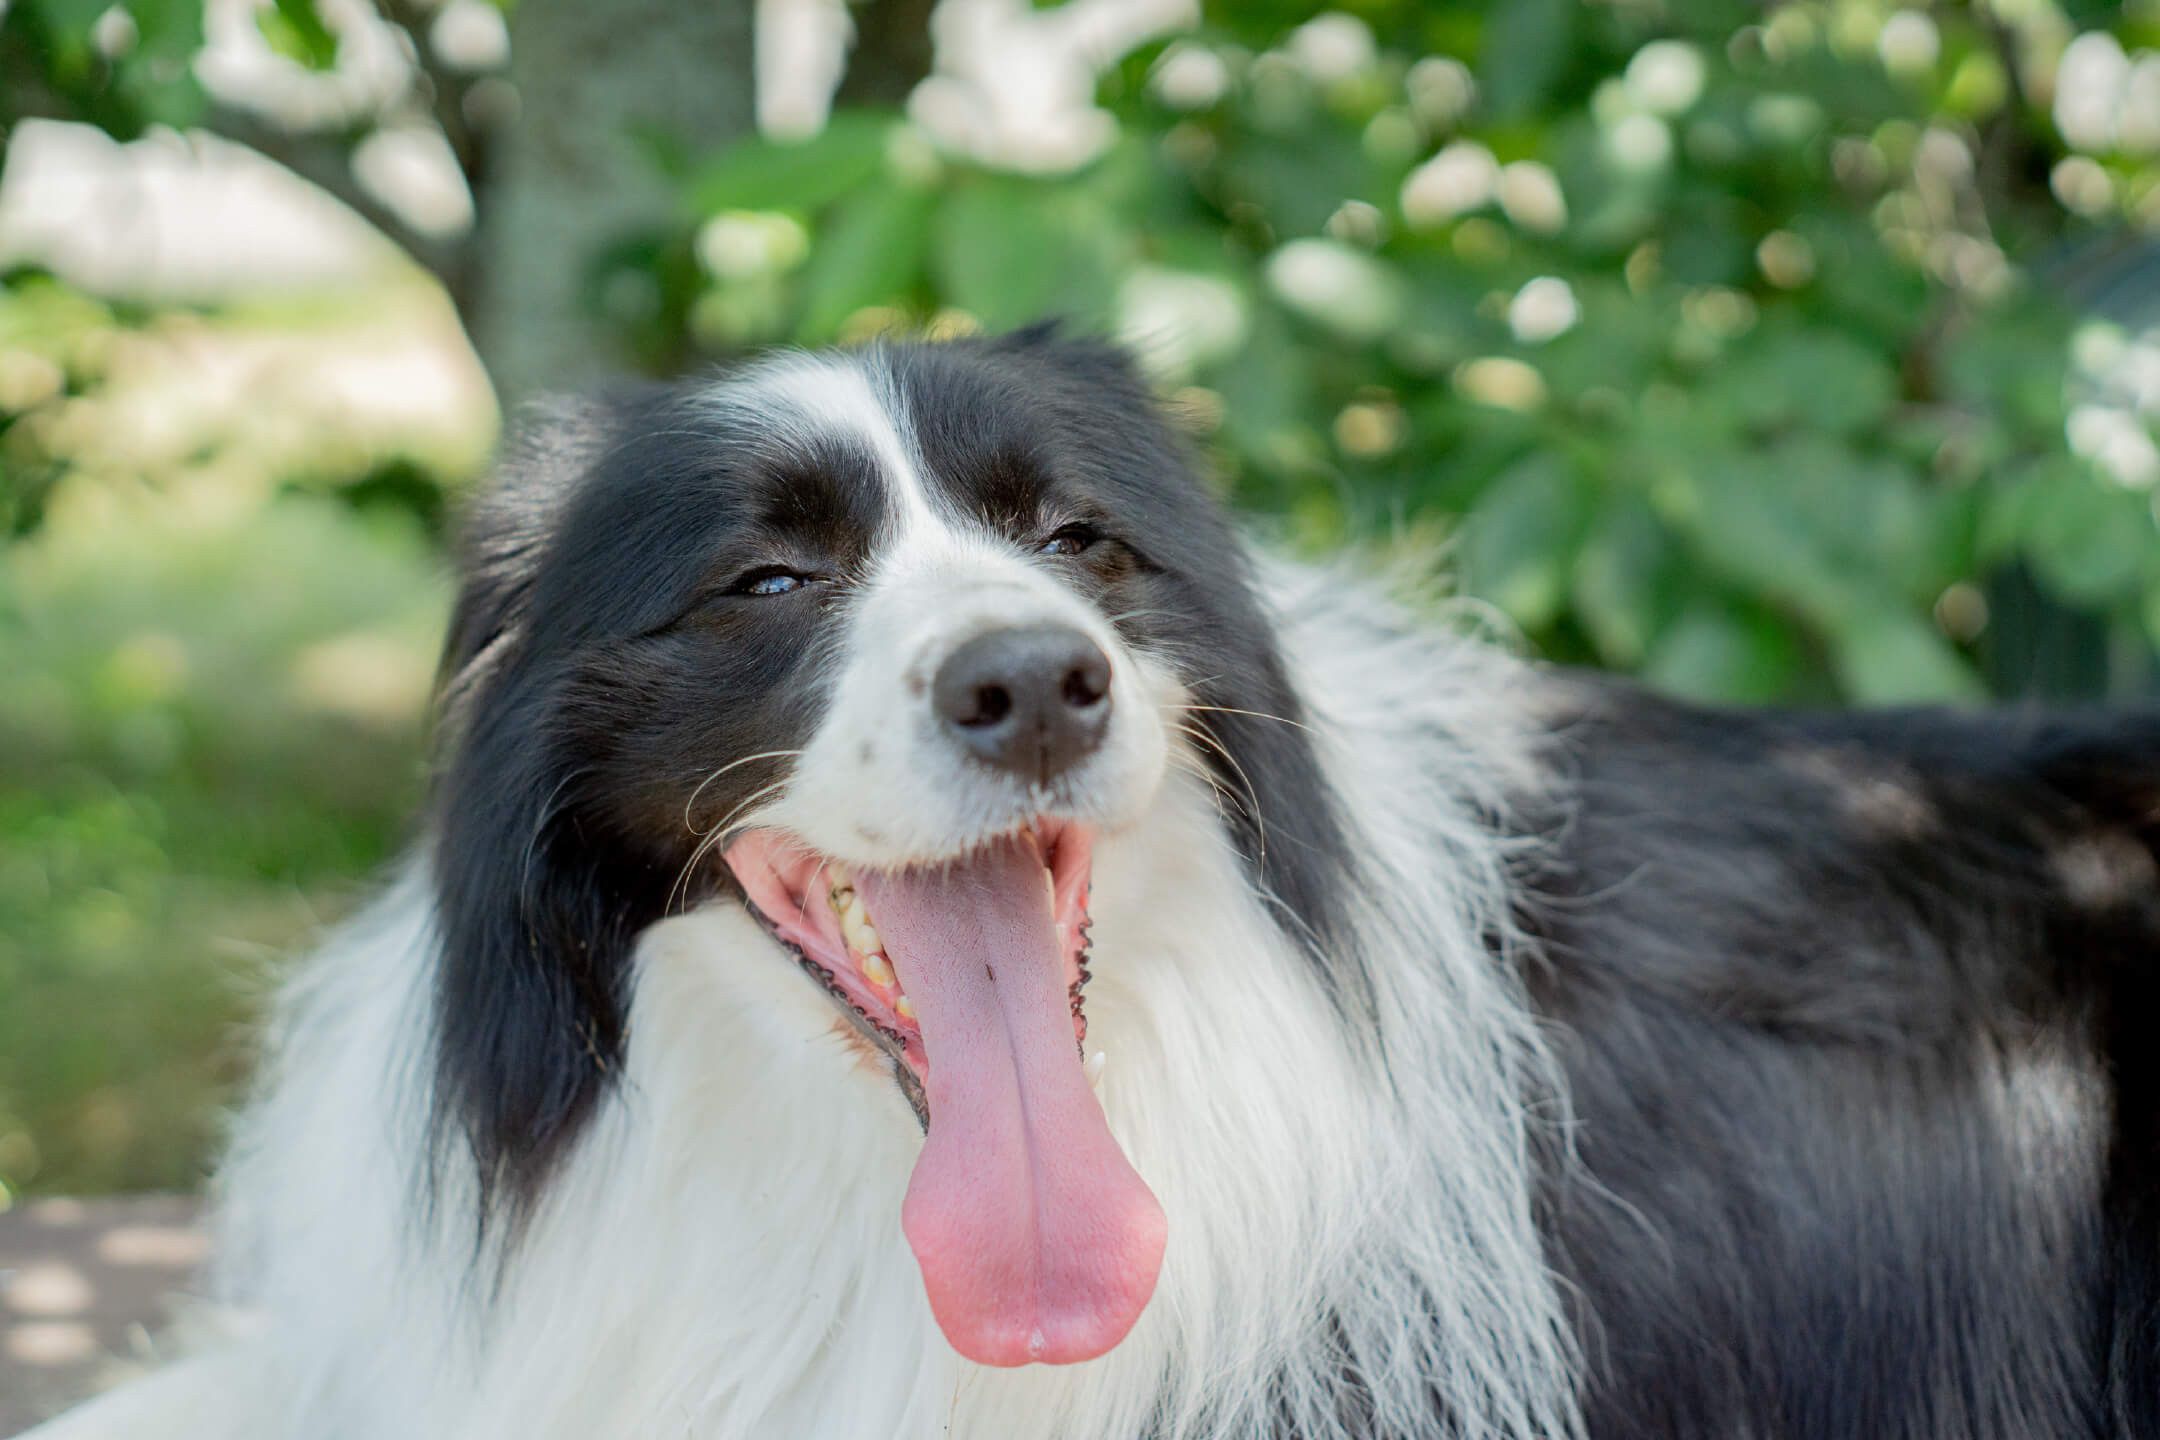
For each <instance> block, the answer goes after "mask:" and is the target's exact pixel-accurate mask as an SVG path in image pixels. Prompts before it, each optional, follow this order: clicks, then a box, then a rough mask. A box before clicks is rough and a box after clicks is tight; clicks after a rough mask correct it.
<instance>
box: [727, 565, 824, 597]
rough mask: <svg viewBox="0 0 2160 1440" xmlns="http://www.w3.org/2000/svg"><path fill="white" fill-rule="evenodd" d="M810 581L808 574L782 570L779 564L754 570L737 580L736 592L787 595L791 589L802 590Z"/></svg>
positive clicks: (739, 593) (741, 593) (740, 593)
mask: <svg viewBox="0 0 2160 1440" xmlns="http://www.w3.org/2000/svg"><path fill="white" fill-rule="evenodd" d="M809 583H810V577H809V576H807V575H798V574H796V573H795V572H794V571H793V570H782V569H780V568H779V567H778V566H770V567H768V568H766V569H763V570H753V571H751V572H750V573H749V574H748V575H745V576H743V578H742V579H740V580H738V581H737V582H735V593H736V594H738V595H785V594H787V593H788V592H789V591H791V590H800V589H802V587H803V586H805V585H807V584H809Z"/></svg>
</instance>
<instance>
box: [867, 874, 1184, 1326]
mask: <svg viewBox="0 0 2160 1440" xmlns="http://www.w3.org/2000/svg"><path fill="white" fill-rule="evenodd" d="M857 883H858V884H859V885H861V886H862V887H863V891H864V895H863V898H864V900H865V901H867V902H868V904H869V907H870V913H871V914H872V915H874V916H875V917H876V919H877V928H878V934H879V935H880V936H881V937H883V939H884V942H885V953H886V955H887V956H888V957H889V958H890V959H891V960H892V962H893V968H894V969H895V970H896V971H897V972H898V974H899V977H900V984H901V986H902V988H903V989H905V990H906V991H907V996H908V999H909V1001H910V1002H911V1003H912V1004H913V1006H914V1008H915V1020H916V1024H917V1025H918V1026H920V1027H921V1029H922V1036H923V1047H924V1049H925V1051H926V1052H927V1053H928V1056H929V1067H930V1075H929V1096H930V1134H929V1138H928V1139H927V1140H925V1141H924V1143H923V1150H922V1156H921V1158H920V1159H918V1160H917V1161H916V1162H915V1175H914V1178H913V1179H912V1180H910V1181H909V1182H908V1192H907V1200H906V1202H905V1203H904V1204H903V1205H902V1207H901V1211H900V1223H901V1228H902V1229H904V1230H905V1231H906V1232H907V1238H908V1244H909V1245H910V1246H912V1247H913V1248H914V1251H915V1259H916V1262H917V1263H918V1264H919V1265H921V1266H922V1275H923V1286H924V1288H925V1289H926V1290H928V1292H929V1295H930V1310H931V1313H932V1314H934V1315H936V1316H937V1322H938V1325H939V1326H940V1327H941V1328H943V1330H944V1331H945V1338H946V1339H948V1340H950V1341H951V1342H952V1346H953V1348H954V1349H955V1350H958V1351H959V1352H960V1353H961V1354H962V1355H965V1356H967V1357H968V1358H969V1359H970V1360H974V1361H978V1362H980V1363H982V1364H984V1365H1024V1364H1027V1363H1028V1362H1029V1361H1031V1360H1040V1361H1045V1362H1048V1363H1050V1364H1053V1365H1058V1364H1067V1363H1070V1362H1072V1361H1075V1360H1091V1359H1093V1358H1094V1357H1095V1356H1097V1355H1100V1354H1102V1353H1103V1352H1105V1351H1107V1350H1109V1349H1110V1348H1111V1347H1112V1346H1113V1345H1115V1344H1117V1343H1118V1341H1120V1340H1122V1339H1124V1338H1125V1332H1126V1331H1128V1330H1130V1329H1131V1328H1132V1325H1133V1322H1134V1321H1135V1320H1137V1319H1139V1318H1140V1312H1141V1310H1142V1309H1143V1308H1145V1306H1146V1305H1147V1302H1148V1297H1149V1296H1150V1295H1152V1294H1153V1293H1154V1291H1155V1276H1156V1272H1157V1271H1158V1270H1159V1269H1160V1268H1161V1266H1162V1254H1163V1240H1164V1236H1165V1230H1166V1226H1165V1222H1164V1219H1163V1212H1162V1206H1161V1205H1159V1204H1158V1203H1157V1202H1156V1199H1155V1196H1154V1195H1153V1193H1151V1192H1150V1191H1149V1190H1148V1188H1147V1184H1146V1182H1144V1181H1142V1180H1141V1178H1140V1177H1139V1175H1138V1174H1136V1173H1134V1171H1133V1168H1132V1166H1131V1165H1130V1164H1129V1163H1127V1161H1126V1159H1125V1154H1124V1152H1123V1151H1122V1150H1120V1149H1118V1144H1117V1141H1115V1140H1113V1139H1112V1138H1111V1137H1110V1127H1109V1126H1108V1124H1106V1123H1105V1122H1104V1120H1103V1113H1102V1106H1101V1105H1099V1104H1097V1103H1096V1100H1095V1094H1094V1092H1093V1091H1092V1090H1091V1089H1090V1088H1089V1086H1088V1082H1087V1077H1086V1075H1085V1074H1084V1073H1083V1071H1082V1070H1081V1065H1080V1056H1079V1053H1078V1046H1077V1044H1076V1042H1075V1041H1074V1038H1073V1024H1072V1009H1071V1002H1070V1000H1069V999H1068V997H1067V992H1066V978H1065V960H1064V955H1063V954H1062V952H1061V950H1060V948H1059V945H1058V939H1057V923H1056V919H1055V916H1054V915H1053V913H1052V910H1051V901H1050V896H1049V893H1048V891H1049V887H1048V886H1047V885H1046V884H1044V876H1043V863H1042V858H1041V856H1040V855H1039V854H1038V853H1037V851H1036V849H1035V846H1034V844H1033V843H1032V842H1031V841H1027V840H1014V841H1009V842H1002V843H1000V844H997V845H994V846H991V847H990V848H988V849H986V850H983V851H980V852H977V853H976V854H974V855H972V856H970V857H968V858H967V859H965V860H962V861H959V862H956V863H954V864H951V865H947V866H943V867H931V868H928V869H925V870H922V871H919V872H918V871H910V872H904V873H898V874H864V875H861V876H859V877H858V880H857Z"/></svg>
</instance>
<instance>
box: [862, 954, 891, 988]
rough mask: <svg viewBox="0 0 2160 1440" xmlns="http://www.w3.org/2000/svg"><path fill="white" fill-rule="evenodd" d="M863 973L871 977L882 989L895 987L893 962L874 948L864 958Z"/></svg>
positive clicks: (871, 981) (872, 982)
mask: <svg viewBox="0 0 2160 1440" xmlns="http://www.w3.org/2000/svg"><path fill="white" fill-rule="evenodd" d="M862 973H863V974H865V975H867V976H869V977H870V983H871V984H873V985H875V986H877V987H878V988H879V989H880V990H890V989H892V988H893V970H892V964H891V962H889V961H888V960H886V958H885V957H884V956H883V955H881V954H879V953H878V952H877V951H875V950H873V951H871V952H870V953H869V954H867V955H865V956H863V958H862Z"/></svg>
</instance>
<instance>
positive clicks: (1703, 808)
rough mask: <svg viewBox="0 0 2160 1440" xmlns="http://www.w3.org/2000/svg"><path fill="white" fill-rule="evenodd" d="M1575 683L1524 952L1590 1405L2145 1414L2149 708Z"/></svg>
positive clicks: (2158, 805) (1830, 1428)
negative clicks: (1712, 693)
mask: <svg viewBox="0 0 2160 1440" xmlns="http://www.w3.org/2000/svg"><path fill="white" fill-rule="evenodd" d="M1570 688H1572V689H1573V690H1574V691H1575V693H1576V696H1577V697H1578V703H1577V704H1576V705H1575V706H1574V707H1573V708H1572V712H1571V713H1569V714H1567V715H1566V716H1565V718H1564V719H1563V720H1562V721H1561V723H1560V724H1559V726H1558V727H1557V729H1556V736H1555V743H1554V746H1553V749H1552V752H1551V753H1552V755H1553V756H1554V758H1555V764H1556V766H1557V767H1558V772H1559V775H1560V777H1561V779H1560V786H1561V788H1560V790H1559V791H1558V792H1557V796H1558V798H1557V802H1556V804H1555V807H1554V809H1553V811H1552V812H1551V818H1552V820H1553V822H1554V837H1555V844H1554V848H1553V849H1552V850H1551V851H1550V852H1549V853H1548V854H1547V855H1546V856H1545V857H1544V861H1543V866H1544V868H1543V869H1542V872H1541V873H1539V874H1538V875H1536V876H1535V877H1533V879H1532V882H1531V885H1530V887H1529V889H1528V891H1527V893H1526V897H1525V906H1526V911H1525V913H1526V915H1527V917H1528V919H1529V923H1530V925H1531V928H1532V929H1533V931H1534V933H1535V934H1536V936H1537V945H1536V947H1535V951H1534V954H1533V958H1532V960H1531V962H1530V964H1529V966H1528V968H1527V970H1526V980H1527V983H1528V986H1529V988H1530V990H1531V993H1532V994H1533V995H1534V997H1535V1002H1536V1004H1537V1006H1538V1008H1539V1009H1540V1011H1541V1012H1542V1013H1543V1014H1544V1015H1545V1016H1546V1017H1547V1018H1548V1019H1549V1020H1550V1021H1551V1022H1552V1033H1553V1034H1554V1036H1555V1037H1556V1044H1557V1046H1558V1048H1559V1052H1560V1055H1561V1057H1562V1059H1563V1061H1564V1063H1565V1065H1566V1067H1567V1069H1568V1073H1569V1080H1570V1085H1569V1089H1570V1094H1571V1099H1572V1105H1573V1113H1574V1120H1575V1123H1574V1129H1573V1131H1572V1134H1573V1136H1574V1139H1575V1150H1574V1159H1575V1160H1576V1161H1577V1162H1579V1164H1580V1167H1581V1169H1580V1172H1578V1173H1577V1175H1576V1176H1575V1178H1574V1179H1573V1180H1572V1181H1571V1180H1570V1179H1568V1178H1566V1171H1565V1168H1564V1167H1561V1168H1559V1169H1556V1171H1555V1173H1556V1175H1559V1176H1560V1177H1561V1178H1558V1179H1556V1180H1555V1181H1553V1182H1552V1183H1551V1185H1550V1188H1549V1190H1548V1192H1547V1196H1548V1198H1547V1207H1546V1218H1545V1223H1546V1227H1547V1231H1548V1234H1549V1236H1550V1238H1551V1243H1552V1245H1553V1249H1554V1258H1555V1262H1556V1264H1557V1265H1558V1266H1559V1267H1560V1269H1561V1271H1562V1273H1563V1274H1565V1275H1566V1276H1567V1277H1568V1278H1569V1279H1570V1280H1571V1281H1572V1282H1573V1284H1574V1286H1575V1287H1577V1293H1578V1297H1579V1305H1578V1311H1577V1314H1578V1323H1579V1325H1580V1329H1581V1340H1582V1346H1583V1354H1584V1358H1585V1362H1586V1367H1587V1370H1588V1373H1589V1374H1590V1375H1591V1377H1592V1383H1591V1385H1590V1388H1589V1392H1588V1393H1589V1397H1590V1398H1589V1417H1588V1418H1589V1420H1590V1429H1591V1433H1593V1434H1595V1435H1598V1436H1601V1437H1638V1436H1639V1437H1645V1440H1648V1437H1651V1436H1658V1437H1675V1436H1704V1437H1709V1436H1721V1437H1723V1436H1734V1435H1750V1436H1792V1437H1801V1436H1806V1437H1817V1436H1819V1437H1832V1436H1859V1435H1866V1436H1883V1437H1891V1436H1897V1437H1911V1440H1923V1437H1926V1440H1942V1437H1965V1436H1972V1437H1981V1436H2064V1437H2068V1436H2090V1435H2149V1434H2153V1433H2156V1432H2160V1354H2156V1345H2160V1290H2156V1281H2160V1269H2156V1258H2160V1257H2156V1254H2155V1248H2154V1247H2155V1242H2156V1240H2160V1228H2156V1227H2160V1210H2156V1208H2155V1204H2156V1201H2160V1186H2156V1182H2160V1144H2156V1141H2160V1134H2156V1126H2160V1072H2156V1060H2160V1045H2156V1044H2155V1041H2154V1038H2153V1036H2152V1035H2151V1034H2150V1033H2149V1031H2150V1028H2151V1026H2152V1023H2153V1019H2154V1017H2155V1015H2156V1014H2160V1007H2156V1004H2155V1002H2156V1000H2160V989H2156V982H2160V971H2156V968H2155V964H2156V961H2160V867H2156V864H2155V858H2154V856H2155V848H2156V845H2160V715H2154V714H2151V713H2145V714H2138V715H2116V716H2110V715H2105V714H2086V715H2068V714H2054V715H2043V714H2034V713H2025V712H1998V713H1993V714H1952V713H1927V712H1922V713H1882V714H1872V715H1865V714H1864V715H1834V716H1832V715H1824V716H1802V715H1763V714H1742V713H1734V712H1705V711H1701V710H1695V709H1691V708H1688V707H1684V706H1680V705H1676V704H1671V703H1666V702H1662V701H1658V700H1655V699H1652V698H1650V697H1648V696H1645V695H1643V694H1640V693H1637V692H1634V691H1631V690H1628V689H1625V688H1623V687H1619V686H1614V685H1610V684H1606V683H1601V682H1599V683H1592V682H1583V683H1581V684H1579V685H1571V687H1570Z"/></svg>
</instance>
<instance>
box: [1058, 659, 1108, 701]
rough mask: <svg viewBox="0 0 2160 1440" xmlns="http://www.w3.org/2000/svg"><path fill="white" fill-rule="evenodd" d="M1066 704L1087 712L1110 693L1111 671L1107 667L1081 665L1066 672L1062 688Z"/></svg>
mask: <svg viewBox="0 0 2160 1440" xmlns="http://www.w3.org/2000/svg"><path fill="white" fill-rule="evenodd" d="M1060 689H1061V690H1062V692H1063V694H1064V696H1065V703H1066V704H1067V705H1070V706H1072V707H1073V709H1075V710H1085V709H1087V708H1088V706H1090V705H1093V704H1096V703H1097V702H1099V701H1100V700H1101V699H1102V698H1103V696H1105V695H1107V694H1109V693H1110V671H1109V668H1108V667H1107V666H1101V665H1090V664H1080V665H1075V666H1073V668H1072V669H1070V670H1068V671H1066V672H1065V681H1064V684H1063V685H1062V686H1061V687H1060Z"/></svg>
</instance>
